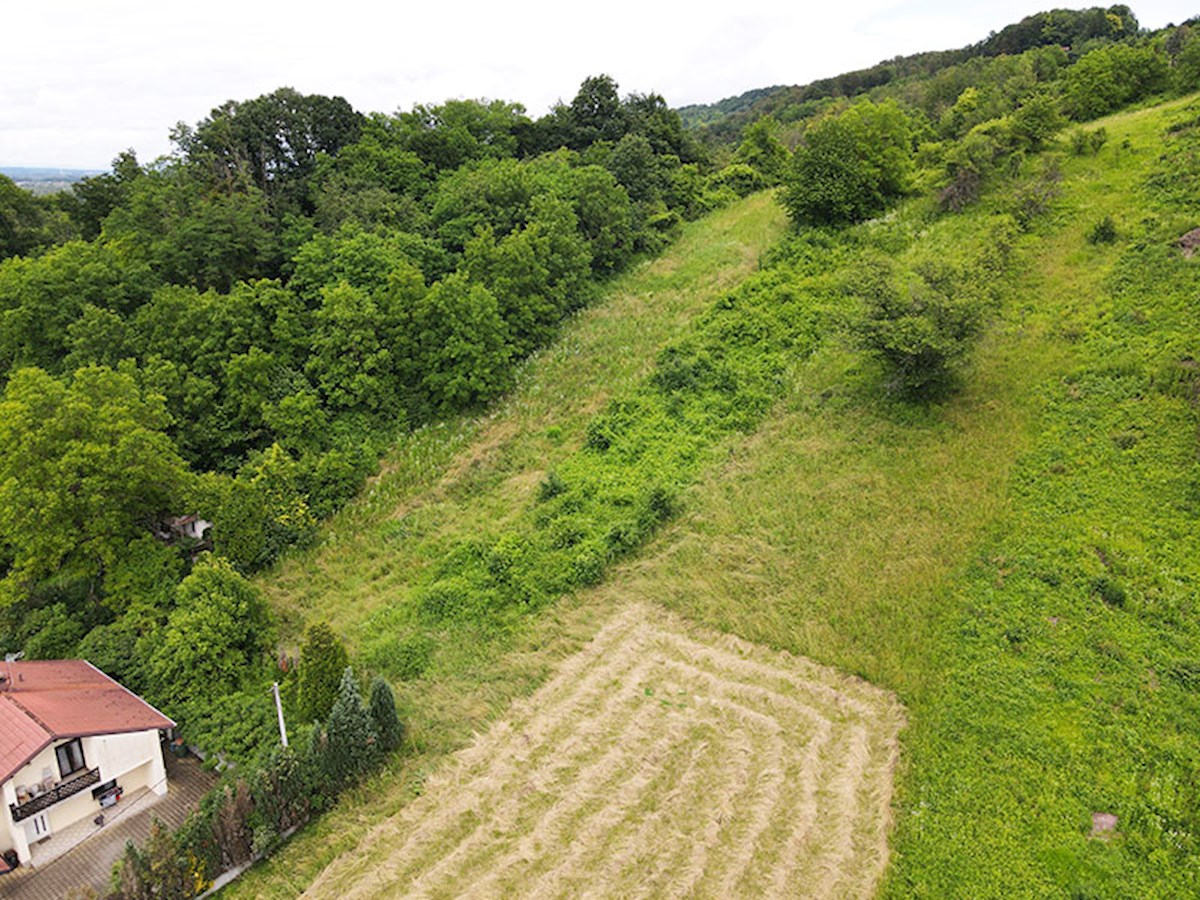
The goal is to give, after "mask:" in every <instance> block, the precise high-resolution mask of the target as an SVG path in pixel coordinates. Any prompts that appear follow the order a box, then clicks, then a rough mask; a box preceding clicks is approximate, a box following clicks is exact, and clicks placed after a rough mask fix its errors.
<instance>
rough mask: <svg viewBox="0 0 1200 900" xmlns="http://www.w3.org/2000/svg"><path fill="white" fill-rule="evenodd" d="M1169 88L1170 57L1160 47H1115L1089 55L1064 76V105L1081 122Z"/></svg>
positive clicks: (1116, 45) (1098, 50) (1123, 45)
mask: <svg viewBox="0 0 1200 900" xmlns="http://www.w3.org/2000/svg"><path fill="white" fill-rule="evenodd" d="M1168 84H1169V72H1168V69H1167V59H1166V56H1165V55H1164V54H1163V53H1162V52H1160V51H1159V50H1158V49H1157V48H1156V47H1153V46H1149V45H1143V46H1140V47H1136V46H1130V45H1129V44H1112V45H1110V46H1107V47H1100V48H1099V49H1096V50H1093V51H1091V52H1090V53H1087V54H1086V55H1084V56H1083V58H1081V59H1080V60H1079V62H1077V63H1075V65H1073V66H1071V68H1069V69H1068V70H1067V73H1066V75H1065V76H1064V86H1063V92H1064V95H1063V104H1064V108H1065V110H1066V112H1067V114H1068V115H1069V116H1070V117H1071V118H1072V119H1074V120H1076V121H1077V122H1082V121H1087V120H1088V119H1095V118H1097V117H1099V116H1103V115H1106V114H1108V113H1110V112H1114V111H1116V110H1118V109H1120V108H1121V107H1122V106H1124V105H1125V104H1127V103H1132V102H1134V101H1136V100H1140V99H1142V98H1143V97H1148V96H1149V95H1150V94H1153V93H1155V92H1156V91H1161V90H1164V89H1165V88H1166V87H1167V86H1168Z"/></svg>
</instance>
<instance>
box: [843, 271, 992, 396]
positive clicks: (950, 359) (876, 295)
mask: <svg viewBox="0 0 1200 900" xmlns="http://www.w3.org/2000/svg"><path fill="white" fill-rule="evenodd" d="M855 292H856V293H858V294H859V296H860V297H861V298H862V300H863V303H864V306H863V312H862V317H861V319H860V320H859V322H858V324H857V329H856V330H857V333H858V340H859V344H860V346H861V347H863V348H864V349H865V350H867V351H868V352H869V353H871V354H873V355H875V356H877V357H878V358H880V359H881V360H882V361H883V363H884V365H885V366H886V367H887V369H888V373H889V387H890V388H891V389H892V390H894V391H896V392H897V393H899V394H901V395H904V396H908V397H911V398H917V399H920V398H928V397H931V396H934V395H936V394H937V393H938V392H939V391H940V390H943V389H944V388H945V387H946V386H947V385H948V384H949V382H950V378H951V375H952V372H953V367H954V365H955V364H956V363H957V362H958V361H959V360H961V359H962V358H963V356H965V354H966V353H967V351H968V350H969V349H970V347H971V345H972V343H973V341H974V339H975V338H976V337H977V336H978V334H979V330H980V327H981V324H982V312H983V307H982V303H981V302H980V300H979V299H978V297H977V296H976V295H975V293H974V292H973V291H971V290H969V289H968V288H966V287H965V286H962V285H956V284H955V280H954V279H953V277H945V278H943V277H928V278H927V277H923V276H922V275H920V274H917V273H898V272H896V271H895V269H894V267H893V266H892V265H891V264H889V263H888V262H887V261H885V260H876V261H873V262H868V263H867V264H866V265H864V267H863V268H862V269H861V270H860V271H859V273H858V274H857V284H856V285H855Z"/></svg>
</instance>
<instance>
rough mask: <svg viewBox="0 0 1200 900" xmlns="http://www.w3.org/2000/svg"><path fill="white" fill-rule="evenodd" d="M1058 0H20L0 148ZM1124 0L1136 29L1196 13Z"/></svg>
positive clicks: (969, 21)
mask: <svg viewBox="0 0 1200 900" xmlns="http://www.w3.org/2000/svg"><path fill="white" fill-rule="evenodd" d="M1059 5H1063V4H1062V3H1061V0H1005V2H999V0H975V2H963V0H956V2H945V0H939V2H932V0H909V2H906V0H842V2H827V3H819V4H810V3H801V2H796V0H787V2H781V0H774V2H767V0H733V2H722V3H714V4H711V5H708V4H699V3H688V4H682V3H679V4H675V3H661V2H658V3H656V2H653V0H606V2H603V3H571V2H566V0H557V2H544V0H536V2H518V3H511V2H510V3H504V2H498V0H489V2H479V0H449V2H447V0H442V2H438V0H429V2H421V3H417V2H409V3H389V2H387V0H376V2H373V3H370V4H368V3H365V2H361V0H340V2H325V3H321V4H310V3H308V2H305V0H298V2H297V0H293V2H290V3H263V2H257V0H241V2H228V0H201V2H189V3H186V4H184V3H179V2H178V0H166V2H161V0H160V2H159V3H153V4H152V3H147V2H131V0H30V2H19V0H10V2H8V3H5V9H4V11H3V13H0V23H2V25H3V34H4V40H3V49H2V50H0V165H8V166H63V167H75V168H106V167H107V166H108V164H109V162H110V161H111V160H112V159H113V157H114V156H116V154H117V153H118V152H119V151H121V150H123V149H125V148H127V147H132V148H134V149H135V150H136V151H137V154H138V157H139V159H141V160H142V161H143V162H146V161H149V160H151V159H154V158H155V157H157V156H159V155H160V154H164V153H167V152H168V151H169V150H170V141H169V140H168V133H169V131H170V128H171V126H172V125H173V124H174V123H176V122H178V121H181V120H182V121H185V122H188V123H190V124H194V123H195V122H197V121H198V120H200V119H202V118H203V117H204V116H205V115H207V114H208V112H209V111H210V110H211V109H212V108H213V107H215V106H217V105H219V104H221V103H222V102H224V101H225V100H229V99H236V100H245V99H249V98H251V97H256V96H258V95H260V94H264V93H269V92H270V91H273V90H274V89H275V88H278V87H283V86H288V87H294V88H296V89H297V90H299V91H301V92H302V93H313V94H327V95H340V96H343V97H345V98H346V99H347V100H349V101H350V103H351V104H353V105H354V107H355V108H356V109H358V110H360V111H362V112H376V111H378V112H394V111H396V110H397V109H409V108H410V107H411V106H412V105H413V104H414V103H436V102H440V101H442V100H445V99H447V98H450V97H487V98H489V99H502V100H512V101H516V102H519V103H522V104H524V106H525V107H526V108H527V110H528V111H529V113H530V115H532V116H534V117H536V116H540V115H542V114H543V113H545V112H546V110H547V109H549V107H550V106H551V105H552V104H553V103H554V102H555V101H556V100H558V99H563V100H570V99H571V97H572V96H574V94H575V91H576V89H577V88H578V86H579V83H580V82H581V81H582V80H583V79H584V78H586V77H587V76H588V75H594V74H599V73H607V74H609V75H612V76H613V77H614V78H615V79H616V80H617V82H618V83H619V84H620V86H621V91H622V93H627V92H631V91H638V92H642V93H645V92H648V91H657V92H659V93H661V94H663V96H665V97H666V99H667V102H668V103H670V104H671V105H672V106H683V105H685V104H688V103H711V102H715V101H717V100H720V99H722V98H724V97H729V96H734V95H736V94H740V93H742V92H743V91H746V90H749V89H751V88H757V87H766V86H769V85H775V84H803V83H805V82H808V81H811V80H813V79H815V78H821V77H825V76H829V75H836V74H838V73H840V72H844V71H847V70H850V69H856V68H862V67H865V66H869V65H873V64H874V63H876V62H879V61H880V60H883V59H888V58H891V57H893V56H897V55H902V54H908V53H915V52H918V51H922V50H944V49H949V48H954V47H961V46H965V45H967V44H971V43H974V42H975V41H978V40H980V39H982V38H984V37H986V36H987V34H988V32H989V31H995V30H999V29H1000V28H1002V27H1003V26H1004V25H1006V24H1009V23H1010V22H1014V21H1017V20H1018V19H1020V18H1021V17H1022V16H1024V15H1028V14H1029V13H1032V12H1037V11H1039V10H1041V9H1045V8H1049V7H1054V6H1059ZM1130 6H1131V7H1132V8H1133V10H1134V12H1135V13H1136V14H1137V16H1138V17H1139V20H1140V21H1141V24H1142V25H1143V26H1144V27H1150V28H1158V27H1161V26H1163V25H1166V24H1167V23H1168V22H1180V21H1183V20H1184V19H1187V18H1188V17H1189V16H1191V15H1194V14H1195V13H1196V12H1197V10H1196V9H1195V8H1194V5H1193V6H1191V7H1189V4H1188V3H1186V2H1182V0H1152V2H1140V3H1138V2H1135V3H1131V4H1130Z"/></svg>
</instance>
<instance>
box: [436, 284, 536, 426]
mask: <svg viewBox="0 0 1200 900" xmlns="http://www.w3.org/2000/svg"><path fill="white" fill-rule="evenodd" d="M414 324H415V326H416V332H417V335H418V340H419V348H420V349H419V354H418V358H419V360H420V363H421V371H422V373H423V377H422V384H423V385H424V387H425V390H426V391H427V392H428V395H429V397H430V399H431V400H432V402H433V403H434V404H435V405H436V406H438V407H440V408H443V409H460V408H463V407H469V406H473V405H475V404H478V403H483V402H485V401H487V400H490V399H491V398H493V397H496V396H498V395H499V394H502V393H504V391H506V390H508V388H509V387H510V386H511V384H512V377H513V376H512V365H511V363H512V358H513V348H512V344H511V343H510V341H509V336H508V325H507V324H506V323H505V321H504V317H503V316H502V315H501V313H500V307H499V304H498V303H497V302H496V298H495V296H494V295H493V294H492V292H491V291H489V290H488V289H487V288H486V287H484V286H483V285H482V284H473V283H471V281H470V280H468V278H467V277H466V276H465V275H462V274H454V275H451V276H449V277H448V278H446V279H445V280H443V281H440V282H438V283H437V284H435V285H434V286H433V287H432V288H430V289H429V293H428V294H426V295H425V297H424V299H423V300H422V301H421V302H420V303H419V304H418V306H417V313H416V318H415V323H414Z"/></svg>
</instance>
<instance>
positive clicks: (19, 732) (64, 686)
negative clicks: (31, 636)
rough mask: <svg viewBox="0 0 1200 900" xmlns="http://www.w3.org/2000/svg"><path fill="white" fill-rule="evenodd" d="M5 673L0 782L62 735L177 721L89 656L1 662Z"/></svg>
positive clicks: (0, 695) (0, 700)
mask: <svg viewBox="0 0 1200 900" xmlns="http://www.w3.org/2000/svg"><path fill="white" fill-rule="evenodd" d="M0 678H4V679H6V680H5V682H4V684H3V685H0V781H4V780H5V779H7V778H9V777H10V776H12V775H13V774H15V773H16V771H17V770H18V769H20V768H21V767H22V766H24V765H25V764H26V763H27V762H29V761H30V760H31V759H33V757H35V756H36V755H37V754H38V753H39V752H40V751H41V750H42V749H43V748H44V747H47V746H49V745H50V744H52V743H53V742H55V741H58V740H64V739H69V738H76V737H88V736H91V735H97V734H122V733H125V732H131V731H146V730H148V729H151V728H170V727H172V726H173V725H174V724H175V723H174V722H172V721H171V720H170V719H168V718H167V717H166V716H164V715H163V714H162V713H160V712H159V711H158V710H157V709H155V708H154V707H153V706H151V705H150V704H149V703H147V702H146V701H145V700H143V699H142V698H141V697H139V696H137V695H136V694H134V693H132V692H131V691H128V690H126V689H125V688H123V687H121V685H119V684H118V683H117V682H115V681H113V680H112V679H111V678H109V677H108V676H107V675H105V674H104V673H103V672H101V671H100V670H99V669H97V668H96V667H95V666H93V665H92V664H91V663H89V662H87V661H86V660H82V659H66V660H28V661H21V662H14V663H4V662H3V661H0ZM10 678H11V680H9V679H10Z"/></svg>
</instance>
